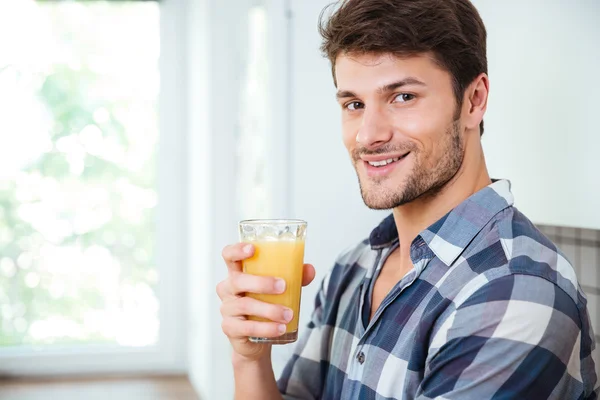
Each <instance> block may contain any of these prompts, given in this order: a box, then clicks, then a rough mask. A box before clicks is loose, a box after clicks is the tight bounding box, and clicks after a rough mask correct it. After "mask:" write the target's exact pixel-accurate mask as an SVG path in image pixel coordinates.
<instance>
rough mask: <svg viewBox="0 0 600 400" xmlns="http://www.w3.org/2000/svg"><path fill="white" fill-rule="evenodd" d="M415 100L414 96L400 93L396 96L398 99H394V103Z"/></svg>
mask: <svg viewBox="0 0 600 400" xmlns="http://www.w3.org/2000/svg"><path fill="white" fill-rule="evenodd" d="M414 98H415V95H414V94H410V93H400V94H399V95H398V96H396V98H395V99H394V101H396V102H398V103H406V102H407V101H411V100H412V99H414Z"/></svg>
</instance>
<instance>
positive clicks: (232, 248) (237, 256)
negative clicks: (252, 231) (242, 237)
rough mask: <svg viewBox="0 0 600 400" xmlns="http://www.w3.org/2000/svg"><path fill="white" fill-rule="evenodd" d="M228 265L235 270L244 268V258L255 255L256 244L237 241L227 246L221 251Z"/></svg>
mask: <svg viewBox="0 0 600 400" xmlns="http://www.w3.org/2000/svg"><path fill="white" fill-rule="evenodd" d="M221 255H222V257H223V260H225V263H226V264H227V267H228V268H229V269H231V270H234V271H241V270H242V263H241V261H242V260H245V259H247V258H250V257H252V256H253V255H254V246H253V245H251V244H250V243H236V244H232V245H229V246H225V248H224V249H223V252H222V253H221Z"/></svg>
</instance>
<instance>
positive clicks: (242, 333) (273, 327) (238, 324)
mask: <svg viewBox="0 0 600 400" xmlns="http://www.w3.org/2000/svg"><path fill="white" fill-rule="evenodd" d="M221 328H222V329H223V332H224V333H225V335H227V336H228V337H229V338H230V339H238V338H247V337H268V338H275V337H278V336H281V335H283V334H284V333H285V331H286V329H287V328H286V326H285V325H284V324H278V323H276V322H259V321H249V320H244V319H240V318H224V319H223V322H222V323H221Z"/></svg>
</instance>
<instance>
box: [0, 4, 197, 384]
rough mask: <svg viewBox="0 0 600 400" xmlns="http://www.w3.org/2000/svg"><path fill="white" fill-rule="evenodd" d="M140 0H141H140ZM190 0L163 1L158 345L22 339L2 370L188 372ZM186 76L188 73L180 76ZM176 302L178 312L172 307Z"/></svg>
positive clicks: (1, 356) (2, 352)
mask: <svg viewBox="0 0 600 400" xmlns="http://www.w3.org/2000/svg"><path fill="white" fill-rule="evenodd" d="M136 1H139V0H136ZM185 6H186V0H164V1H160V2H159V7H160V11H159V13H160V15H159V18H160V23H159V24H160V39H159V40H160V44H159V45H160V58H159V70H160V92H159V98H158V108H159V116H160V118H159V140H158V143H159V144H158V148H157V182H156V184H157V194H158V205H157V208H156V243H157V248H156V264H157V271H158V275H159V280H158V283H157V296H158V299H159V307H160V308H159V310H160V311H159V321H160V325H159V326H160V327H159V337H158V342H157V343H156V345H152V346H145V347H124V346H119V345H69V346H67V345H64V346H63V345H60V346H59V345H57V346H48V347H42V346H18V347H8V348H2V349H0V376H19V377H27V376H50V375H52V376H60V375H79V374H114V373H185V372H186V370H187V369H186V367H187V365H186V350H187V332H186V328H187V316H188V313H187V300H188V299H187V285H186V282H187V280H186V274H187V262H186V261H187V224H186V220H187V183H188V182H187V177H188V175H187V167H188V166H187V150H186V149H187V143H186V138H187V131H186V128H187V124H186V117H187V110H186V104H187V103H186V102H187V98H186V78H185V77H186V72H187V70H186V65H185V63H183V62H179V61H180V60H182V59H184V57H185V55H186V54H185V52H186V48H185V46H186V43H185V41H182V40H181V37H182V36H185V34H186V28H185V24H184V22H185V20H186V13H185V11H186V7H185ZM182 77H183V78H182ZM174 310H178V311H179V312H174Z"/></svg>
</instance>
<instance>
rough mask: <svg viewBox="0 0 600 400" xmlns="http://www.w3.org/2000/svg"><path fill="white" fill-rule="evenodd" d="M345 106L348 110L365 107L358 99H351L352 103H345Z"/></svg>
mask: <svg viewBox="0 0 600 400" xmlns="http://www.w3.org/2000/svg"><path fill="white" fill-rule="evenodd" d="M346 108H347V109H348V110H350V111H355V110H360V109H362V108H365V105H364V104H363V103H361V102H360V101H353V102H352V103H348V104H346Z"/></svg>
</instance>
